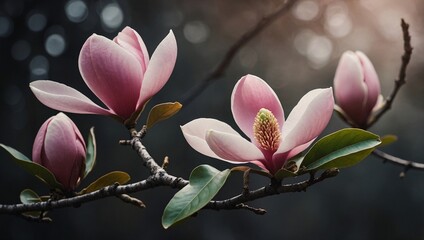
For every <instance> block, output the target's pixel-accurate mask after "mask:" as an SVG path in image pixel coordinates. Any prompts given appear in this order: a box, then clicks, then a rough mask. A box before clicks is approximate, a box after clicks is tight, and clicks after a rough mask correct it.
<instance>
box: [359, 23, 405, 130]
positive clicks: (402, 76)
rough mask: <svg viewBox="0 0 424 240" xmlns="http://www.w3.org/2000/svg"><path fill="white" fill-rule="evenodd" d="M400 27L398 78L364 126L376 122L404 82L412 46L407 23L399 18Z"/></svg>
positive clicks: (388, 107)
mask: <svg viewBox="0 0 424 240" xmlns="http://www.w3.org/2000/svg"><path fill="white" fill-rule="evenodd" d="M401 27H402V33H403V51H404V53H403V55H402V63H401V66H400V69H399V75H398V78H397V79H395V85H394V88H393V90H392V93H391V94H390V95H389V96H388V97H387V98H386V100H385V103H384V105H383V107H382V108H381V110H380V111H379V112H378V113H377V114H376V115H375V116H374V117H373V119H371V121H370V122H369V123H368V124H367V127H366V128H370V127H371V126H372V125H373V124H374V123H376V122H377V121H378V120H379V119H380V118H381V116H383V115H384V114H385V113H386V112H387V111H388V110H389V109H390V108H391V107H392V103H393V101H394V100H395V97H396V95H397V93H398V91H399V89H400V88H401V87H402V85H404V84H405V83H406V68H407V67H408V64H409V61H410V60H411V55H412V49H413V48H412V46H411V35H410V34H409V24H408V23H406V22H405V20H403V19H402V20H401Z"/></svg>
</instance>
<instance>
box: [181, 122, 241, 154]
mask: <svg viewBox="0 0 424 240" xmlns="http://www.w3.org/2000/svg"><path fill="white" fill-rule="evenodd" d="M211 129H214V130H217V131H221V132H227V133H231V134H238V133H237V132H236V131H235V130H234V129H233V128H232V127H230V125H228V124H226V123H224V122H221V121H218V120H216V119H212V118H198V119H195V120H193V121H191V122H189V123H187V124H185V125H184V126H181V130H182V132H183V134H184V137H185V139H186V140H187V142H188V144H189V145H190V146H191V147H192V148H194V150H196V151H198V152H200V153H201V154H203V155H206V156H209V157H212V158H217V159H221V160H223V159H222V158H220V157H219V156H218V155H216V154H215V153H214V152H213V151H212V150H211V149H210V147H209V145H208V144H207V143H206V133H207V131H208V130H211Z"/></svg>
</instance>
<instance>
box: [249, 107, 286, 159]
mask: <svg viewBox="0 0 424 240" xmlns="http://www.w3.org/2000/svg"><path fill="white" fill-rule="evenodd" d="M253 134H254V137H255V139H256V141H257V142H258V143H259V146H260V148H262V149H263V150H265V151H272V152H275V151H276V150H277V149H278V147H279V146H280V142H281V130H280V126H279V125H278V121H277V119H276V118H275V116H274V114H272V112H271V111H270V110H268V109H266V108H261V110H259V112H258V114H257V115H256V117H255V122H254V123H253Z"/></svg>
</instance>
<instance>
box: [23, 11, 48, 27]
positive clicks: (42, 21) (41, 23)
mask: <svg viewBox="0 0 424 240" xmlns="http://www.w3.org/2000/svg"><path fill="white" fill-rule="evenodd" d="M46 23H47V19H46V16H44V15H43V14H41V13H34V14H32V15H31V16H30V17H29V18H28V21H27V25H28V28H29V29H30V30H31V31H34V32H39V31H41V30H43V29H44V28H45V27H46Z"/></svg>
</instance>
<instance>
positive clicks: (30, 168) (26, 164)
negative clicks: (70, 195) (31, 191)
mask: <svg viewBox="0 0 424 240" xmlns="http://www.w3.org/2000/svg"><path fill="white" fill-rule="evenodd" d="M0 147H2V148H3V149H4V150H6V151H8V152H9V153H10V155H12V156H13V160H14V161H15V163H16V164H18V165H19V166H20V167H22V168H23V169H25V170H26V171H27V172H29V173H30V174H32V175H34V176H36V177H37V178H39V179H41V180H42V181H43V182H45V183H46V184H47V185H49V186H50V187H51V188H56V189H63V186H62V184H60V183H59V182H57V180H56V178H55V176H54V175H53V173H51V172H50V171H49V170H48V169H47V168H45V167H43V166H41V165H39V164H37V163H34V162H32V161H31V160H30V159H29V158H27V157H26V156H25V155H23V154H22V153H20V152H19V151H17V150H15V149H13V148H11V147H8V146H6V145H3V144H1V143H0Z"/></svg>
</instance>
